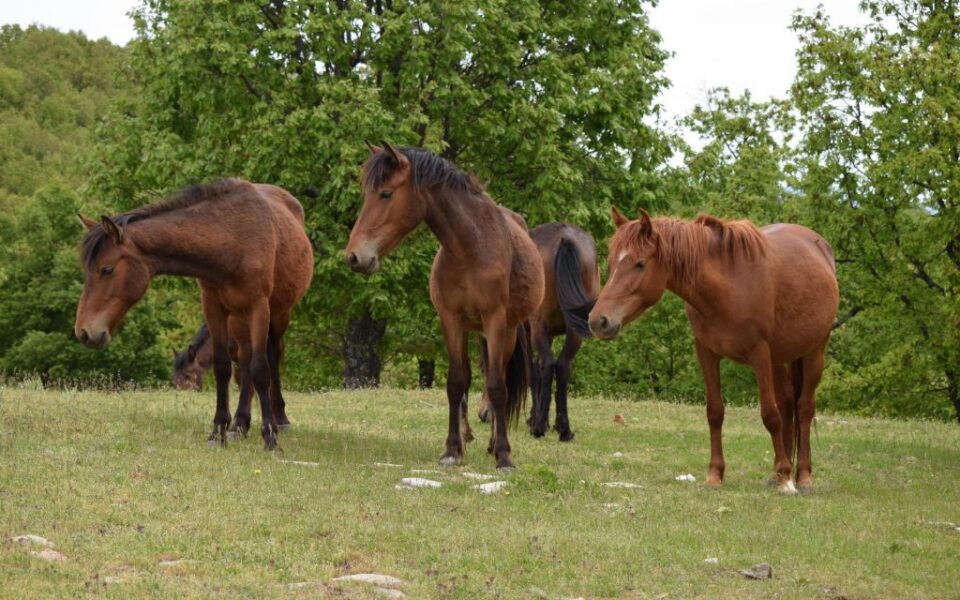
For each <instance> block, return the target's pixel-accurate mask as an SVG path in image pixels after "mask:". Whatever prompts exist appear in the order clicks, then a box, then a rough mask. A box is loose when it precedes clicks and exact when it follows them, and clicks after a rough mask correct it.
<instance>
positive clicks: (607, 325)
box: [589, 315, 622, 340]
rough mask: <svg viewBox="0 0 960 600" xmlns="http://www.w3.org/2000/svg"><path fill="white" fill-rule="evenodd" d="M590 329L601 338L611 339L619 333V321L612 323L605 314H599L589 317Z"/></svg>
mask: <svg viewBox="0 0 960 600" xmlns="http://www.w3.org/2000/svg"><path fill="white" fill-rule="evenodd" d="M589 325H590V331H591V332H592V333H593V335H595V336H596V337H597V338H599V339H601V340H612V339H613V338H615V337H617V334H618V333H620V328H621V327H622V325H621V323H619V322H616V323H614V322H613V321H611V320H610V319H609V318H607V316H606V315H599V316H597V317H594V318H592V319H590V322H589Z"/></svg>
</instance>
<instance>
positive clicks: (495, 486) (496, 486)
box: [473, 481, 507, 494]
mask: <svg viewBox="0 0 960 600" xmlns="http://www.w3.org/2000/svg"><path fill="white" fill-rule="evenodd" d="M505 487H507V482H506V481H491V482H490V483H481V484H480V485H475V486H473V489H475V490H480V493H481V494H492V493H494V492H499V491H500V490H502V489H504V488H505Z"/></svg>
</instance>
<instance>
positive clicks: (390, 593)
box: [373, 587, 407, 598]
mask: <svg viewBox="0 0 960 600" xmlns="http://www.w3.org/2000/svg"><path fill="white" fill-rule="evenodd" d="M373 591H374V592H376V593H377V595H378V596H383V597H384V598H406V597H407V595H406V594H404V593H403V592H401V591H400V590H391V589H390V588H383V587H375V588H373Z"/></svg>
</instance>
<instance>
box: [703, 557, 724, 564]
mask: <svg viewBox="0 0 960 600" xmlns="http://www.w3.org/2000/svg"><path fill="white" fill-rule="evenodd" d="M703 562H705V563H707V564H708V565H719V564H720V559H719V558H717V557H716V556H708V557H707V558H705V559H703Z"/></svg>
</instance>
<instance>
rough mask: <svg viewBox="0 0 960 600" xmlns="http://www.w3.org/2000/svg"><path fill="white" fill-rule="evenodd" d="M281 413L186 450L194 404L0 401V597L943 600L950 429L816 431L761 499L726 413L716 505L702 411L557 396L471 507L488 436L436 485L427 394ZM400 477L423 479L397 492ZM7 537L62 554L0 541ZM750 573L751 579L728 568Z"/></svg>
mask: <svg viewBox="0 0 960 600" xmlns="http://www.w3.org/2000/svg"><path fill="white" fill-rule="evenodd" d="M288 407H289V408H288V412H289V414H290V417H291V420H292V421H294V427H293V429H292V430H291V431H289V432H286V433H285V434H284V435H282V438H281V446H282V448H283V453H282V454H277V455H272V454H268V453H265V452H264V451H263V450H262V449H261V447H262V446H261V442H260V440H259V439H258V437H257V438H253V437H251V438H250V439H247V440H244V441H239V442H234V443H232V444H230V445H229V446H228V447H227V448H216V449H210V448H207V446H206V444H205V438H206V435H207V433H208V424H209V422H210V420H211V418H212V412H213V397H212V393H211V392H204V393H201V394H194V393H175V392H166V391H145V392H117V393H93V392H90V393H87V392H45V391H36V390H30V389H20V388H9V387H8V388H0V423H2V429H0V536H2V545H0V594H2V595H3V596H5V597H16V598H29V597H66V596H71V597H72V596H83V595H87V594H94V593H95V594H98V595H106V596H113V597H123V598H128V597H143V596H157V597H212V596H219V595H229V596H231V597H281V598H282V597H317V596H326V597H348V598H368V597H369V598H375V597H385V596H382V594H385V593H386V592H384V591H377V590H376V589H374V587H373V586H372V585H370V584H357V583H346V582H335V581H334V578H335V577H338V576H342V575H345V574H351V573H353V574H355V573H365V572H372V573H381V574H387V575H391V576H394V577H398V578H399V579H401V580H402V583H400V584H397V585H394V586H393V587H394V588H395V589H397V590H400V591H402V592H403V593H404V594H406V596H407V597H409V598H431V597H442V598H476V597H501V598H541V597H542V598H578V597H583V598H594V597H623V598H666V597H670V598H689V597H709V598H723V597H730V598H743V597H778V598H811V597H822V598H841V597H845V598H875V597H885V598H924V597H927V598H947V597H960V587H958V583H957V582H958V578H960V529H958V526H960V427H957V426H956V425H955V424H944V423H928V422H894V421H883V420H875V419H858V418H852V417H846V416H832V415H825V416H821V417H820V419H819V422H818V424H817V427H816V432H815V435H814V439H813V444H814V455H813V456H814V467H815V470H814V478H815V483H816V485H817V486H818V487H817V491H816V492H815V493H812V494H808V495H804V496H801V497H781V496H778V495H777V494H776V492H775V490H773V489H771V488H767V487H764V485H763V482H764V480H765V479H766V477H767V475H768V473H769V470H770V462H771V459H770V443H769V438H768V437H767V434H766V432H765V430H764V429H763V426H762V424H761V422H760V419H759V410H753V409H751V410H748V409H728V412H727V420H726V423H727V427H726V430H725V437H724V441H725V443H726V451H727V483H726V486H725V488H724V489H723V490H721V491H714V490H709V489H705V488H704V487H703V486H702V484H701V481H702V480H703V476H704V475H705V472H706V465H707V460H708V437H707V425H706V422H705V418H704V415H703V412H704V411H703V409H702V407H694V406H679V405H671V404H665V403H658V402H628V401H615V400H606V399H600V398H591V399H583V398H573V399H572V401H571V419H572V422H573V428H574V431H575V432H576V434H577V438H576V440H575V441H574V442H573V443H571V444H560V443H558V442H557V440H556V435H555V434H554V435H553V436H552V437H548V438H546V439H541V440H535V439H532V438H530V437H529V436H528V435H527V434H526V432H525V431H522V430H517V431H516V432H515V433H514V435H513V439H512V443H513V448H514V453H513V456H514V459H515V461H516V462H517V464H518V465H519V468H518V469H517V470H516V471H514V472H513V473H511V474H510V475H509V476H507V477H505V479H507V480H508V482H509V487H508V488H507V489H506V491H499V492H497V493H493V494H490V495H482V494H480V493H479V492H478V491H477V490H475V489H473V487H472V486H473V485H475V484H477V483H478V482H477V481H474V480H472V479H470V478H469V477H468V476H466V475H464V472H468V471H469V472H475V473H481V474H492V475H495V474H496V472H495V471H494V469H493V461H492V459H490V457H488V456H487V454H486V452H485V448H486V441H485V438H486V436H487V434H488V428H487V426H485V425H482V424H478V423H476V422H475V419H474V423H473V425H474V428H475V431H476V432H477V433H478V434H479V435H478V438H481V439H478V441H475V442H473V443H472V444H470V445H469V446H468V449H467V459H466V465H465V466H464V467H461V468H458V469H449V470H441V469H440V467H438V466H437V462H436V461H437V458H438V457H439V456H440V453H441V450H442V442H443V437H444V435H445V431H446V419H447V416H446V401H445V399H444V398H443V396H442V394H441V393H440V392H439V391H427V392H414V391H405V390H378V391H369V392H366V391H365V392H349V393H348V392H331V393H322V394H290V395H289V397H288ZM472 411H473V407H471V412H472ZM615 414H622V415H624V417H625V418H626V425H625V426H621V425H618V424H615V423H614V418H613V417H614V415H615ZM481 440H482V441H481ZM617 452H621V453H622V456H616V457H615V456H614V453H617ZM291 461H301V462H300V463H298V462H291ZM309 463H319V464H309ZM376 463H391V464H394V465H402V466H381V465H377V464H376ZM411 469H422V470H436V471H438V472H437V473H411ZM683 473H692V474H694V475H695V476H696V477H697V482H696V483H684V482H680V481H677V480H675V477H676V476H677V475H679V474H683ZM410 476H420V477H427V478H431V479H435V480H438V481H441V482H443V484H444V485H443V487H441V488H439V489H396V488H395V485H396V484H398V483H399V482H400V480H401V478H403V477H410ZM612 481H624V482H630V483H635V484H639V485H640V486H642V487H639V488H626V489H623V488H611V487H607V486H603V485H601V484H602V483H604V482H612ZM28 533H29V534H35V535H39V536H43V537H44V538H47V539H49V540H50V541H51V542H53V543H54V544H55V550H57V551H58V552H61V553H62V554H63V555H64V556H65V557H66V559H65V560H63V561H53V562H49V561H46V560H43V559H41V558H38V557H36V556H34V555H32V554H31V551H34V552H35V551H38V550H40V548H39V547H36V546H32V545H30V544H26V545H22V544H17V543H13V542H10V541H8V540H9V538H10V537H12V536H16V535H20V534H28ZM707 558H715V559H717V560H716V564H713V563H708V562H705V561H704V559H707ZM760 562H767V563H769V564H770V565H772V568H773V578H772V579H767V580H762V581H757V580H749V579H747V578H745V577H744V576H743V575H741V574H739V573H738V571H739V570H740V569H745V568H748V567H750V566H752V565H754V564H756V563H760Z"/></svg>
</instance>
